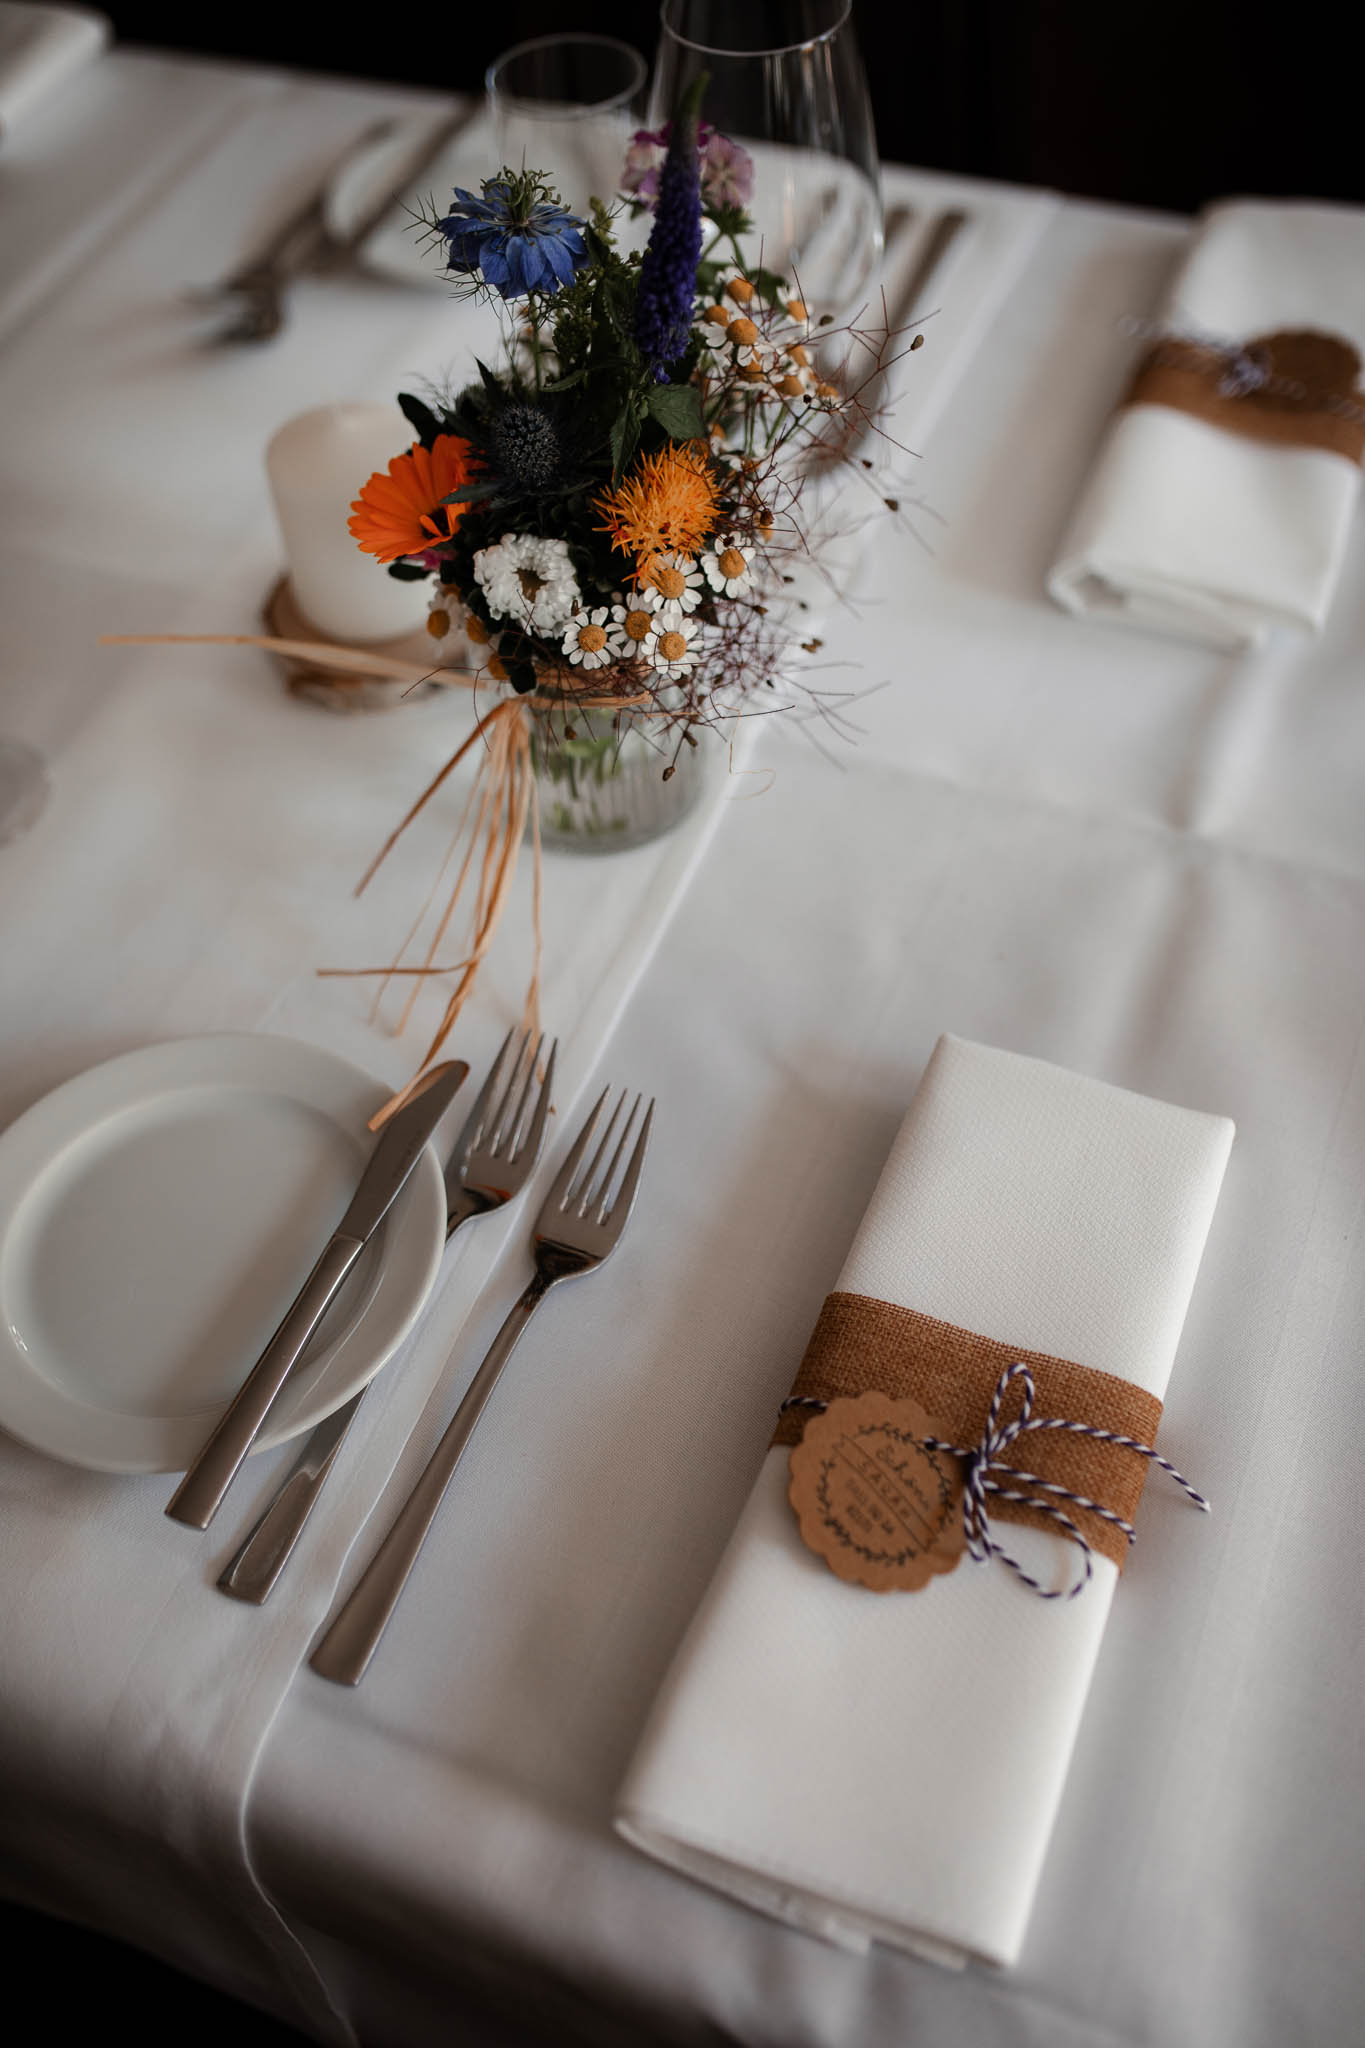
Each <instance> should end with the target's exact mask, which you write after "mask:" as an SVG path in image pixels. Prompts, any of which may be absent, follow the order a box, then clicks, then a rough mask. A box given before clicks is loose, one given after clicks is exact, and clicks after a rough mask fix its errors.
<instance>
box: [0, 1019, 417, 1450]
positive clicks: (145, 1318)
mask: <svg viewBox="0 0 1365 2048" xmlns="http://www.w3.org/2000/svg"><path fill="white" fill-rule="evenodd" d="M387 1092H388V1091H387V1090H386V1089H384V1088H383V1087H382V1086H381V1085H380V1084H379V1083H377V1082H376V1081H374V1080H372V1079H371V1078H370V1076H369V1075H367V1074H364V1073H362V1072H361V1070H360V1069H359V1068H358V1067H353V1066H352V1065H351V1064H350V1062H349V1061H348V1060H343V1059H339V1058H338V1057H337V1056H336V1054H334V1053H330V1052H325V1051H323V1050H322V1049H321V1048H320V1047H318V1046H313V1045H306V1044H304V1043H303V1042H302V1041H300V1040H298V1039H292V1038H271V1037H266V1036H264V1035H257V1034H254V1033H246V1034H242V1035H240V1036H239V1035H232V1036H222V1037H211V1038H188V1039H178V1040H175V1041H173V1042H171V1043H170V1044H167V1045H153V1046H147V1047H146V1048H144V1049H143V1050H141V1051H138V1052H133V1053H127V1054H125V1055H124V1056H123V1057H122V1058H121V1059H114V1060H109V1061H107V1062H106V1063H105V1064H104V1065H103V1066H99V1067H94V1068H92V1069H91V1071H90V1072H89V1073H87V1074H81V1075H79V1076H78V1077H77V1079H75V1080H74V1081H68V1082H67V1083H66V1084H65V1086H63V1087H61V1088H57V1089H55V1090H54V1091H53V1093H52V1094H51V1095H48V1096H45V1097H44V1098H43V1100H42V1101H41V1102H38V1103H35V1104H34V1106H33V1108H32V1109H30V1110H28V1111H27V1112H26V1113H25V1115H23V1116H21V1117H20V1118H19V1119H18V1121H17V1122H16V1123H14V1124H12V1125H11V1126H10V1128H9V1129H8V1130H7V1131H5V1132H4V1133H3V1134H0V1426H2V1427H3V1428H5V1429H7V1430H9V1431H10V1432H11V1434H12V1435H14V1436H17V1437H20V1438H22V1439H23V1441H24V1442H25V1443H28V1444H32V1445H33V1446H34V1447H35V1448H36V1449H38V1450H41V1451H46V1452H48V1453H49V1454H50V1455H51V1456H52V1457H54V1458H62V1459H64V1460H66V1462H67V1463H69V1464H74V1465H91V1466H94V1467H96V1468H97V1469H99V1470H101V1471H106V1472H180V1471H183V1470H184V1469H185V1468H186V1467H187V1466H188V1465H189V1463H190V1461H191V1459H192V1458H193V1457H194V1455H195V1454H196V1452H197V1451H198V1450H199V1448H200V1446H201V1445H202V1444H203V1442H204V1440H205V1438H206V1437H207V1436H208V1433H209V1431H210V1429H211V1428H212V1427H213V1425H214V1423H215V1422H216V1421H217V1420H218V1417H219V1416H220V1415H221V1414H222V1411H223V1409H224V1408H225V1406H226V1405H227V1403H228V1401H229V1400H230V1399H231V1397H232V1395H233V1394H234V1393H235V1392H236V1390H237V1388H238V1387H239V1386H240V1385H241V1383H242V1381H243V1380H244V1379H245V1378H246V1375H247V1373H248V1372H249V1371H250V1369H251V1367H252V1365H253V1364H254V1363H255V1361H256V1359H257V1357H258V1356H259V1355H260V1353H261V1351H262V1350H263V1349H264V1347H265V1345H266V1343H267V1341H268V1340H269V1338H270V1336H271V1335H272V1333H273V1331H274V1330H275V1328H276V1326H277V1325H278V1323H279V1321H280V1318H281V1317H282V1316H283V1314H284V1312H285V1310H286V1309H287V1308H288V1307H289V1305H290V1303H291V1301H292V1300H293V1298H294V1296H295V1294H296V1293H297V1292H298V1289H299V1287H300V1286H301V1285H302V1283H303V1281H304V1279H305V1278H306V1276H307V1274H308V1272H309V1270H310V1268H311V1266H312V1264H313V1261H314V1259H315V1258H316V1257H317V1254H318V1253H319V1252H320V1251H321V1249H322V1247H323V1245H324V1244H325V1243H326V1241H327V1239H328V1237H329V1236H330V1235H331V1233H332V1231H333V1230H334V1229H335V1228H336V1225H337V1223H338V1221H339V1220H340V1218H341V1215H342V1213H343V1212H344V1210H345V1208H346V1205H347V1203H348V1202H349V1200H350V1197H351V1195H352V1194H353V1193H354V1190H355V1186H356V1183H357V1181H358V1180H359V1178H360V1175H361V1173H362V1171H363V1169H364V1166H365V1162H366V1160H367V1158H368V1157H369V1154H370V1152H371V1150H372V1149H373V1147H374V1144H375V1140H374V1138H373V1136H372V1135H371V1134H370V1132H369V1131H367V1129H366V1127H365V1126H366V1119H367V1118H368V1117H369V1116H371V1115H373V1113H374V1111H375V1110H376V1109H377V1108H378V1107H379V1105H380V1103H382V1102H383V1101H384V1099H385V1096H386V1094H387ZM444 1240H445V1191H444V1187H443V1183H442V1176H441V1168H440V1165H439V1163H438V1161H437V1158H436V1155H435V1153H434V1151H433V1150H432V1149H431V1148H430V1147H428V1148H427V1151H426V1153H425V1154H424V1155H423V1157H422V1158H421V1159H420V1160H419V1161H418V1163H417V1167H416V1169H415V1171H414V1172H413V1174H412V1177H411V1178H410V1180H409V1181H408V1184H407V1186H406V1187H405V1188H404V1189H403V1191H402V1193H401V1194H400V1195H399V1197H398V1200H397V1201H396V1202H395V1203H394V1206H393V1208H392V1209H391V1210H390V1211H389V1214H388V1216H387V1217H386V1218H385V1220H384V1222H383V1224H382V1225H381V1226H380V1228H379V1230H378V1231H377V1232H376V1233H375V1235H374V1237H373V1238H372V1239H371V1241H370V1243H369V1244H368V1245H367V1246H366V1248H365V1251H364V1252H363V1253H362V1255H361V1257H360V1259H359V1260H358V1261H357V1264H356V1267H355V1270H354V1271H353V1273H352V1274H351V1275H350V1277H349V1278H348V1280H347V1282H346V1284H345V1286H344V1287H343V1289H342V1291H341V1293H340V1294H339V1295H338V1297H337V1299H336V1301H335V1302H334V1303H333V1305H332V1307H331V1309H330V1310H329V1311H328V1314H327V1317H326V1319H325V1320H324V1322H323V1324H322V1326H321V1328H320V1329H319V1331H318V1333H317V1335H316V1336H315V1337H314V1339H313V1342H312V1344H311V1346H310V1347H309V1350H308V1352H307V1354H306V1355H305V1358H304V1360H303V1362H302V1364H301V1365H300V1366H299V1367H298V1369H297V1370H296V1372H295V1374H294V1376H293V1378H292V1379H291V1381H290V1383H289V1385H288V1386H287V1387H286V1388H285V1389H284V1391H283V1392H282V1393H281V1394H280V1396H279V1398H278V1400H277V1402H276V1405H275V1408H274V1409H273V1410H272V1412H271V1414H270V1416H269V1419H268V1420H267V1423H266V1425H265V1427H264V1429H263V1430H262V1431H261V1434H260V1436H259V1437H258V1438H257V1440H256V1448H257V1449H258V1450H266V1449H268V1448H269V1447H270V1446H271V1445H273V1444H278V1443H282V1442H283V1441H284V1440H285V1439H286V1438H287V1437H291V1436H294V1435H296V1434H297V1433H298V1432H299V1431H300V1430H303V1429H308V1428H311V1427H312V1425H313V1424H314V1423H315V1422H319V1421H321V1420H322V1418H323V1417H324V1416H325V1415H330V1414H331V1413H332V1411H333V1410H334V1409H336V1408H339V1407H341V1405H342V1404H343V1402H346V1401H348V1400H349V1399H350V1398H351V1396H352V1394H354V1393H356V1392H358V1391H359V1389H360V1388H361V1387H363V1386H364V1385H365V1384H366V1382H367V1381H368V1380H369V1379H371V1378H372V1377H373V1375H374V1374H375V1373H376V1372H377V1371H378V1370H379V1368H380V1366H381V1365H383V1364H384V1362H385V1361H386V1360H387V1359H388V1358H390V1357H391V1356H392V1355H393V1352H394V1351H395V1350H396V1349H397V1347H398V1345H399V1344H400V1343H401V1342H402V1340H403V1338H404V1337H405V1336H406V1335H407V1333H408V1331H409V1330H410V1329H411V1328H412V1326H413V1324H414V1322H415V1321H416V1319H417V1316H418V1313H419V1312H420V1310H421V1307H422V1304H423V1302H424V1301H425V1300H426V1297H427V1295H428V1293H429V1292H430V1289H431V1286H432V1283H433V1281H434V1280H435V1278H436V1272H437V1268H438V1266H439V1264H440V1258H441V1247H442V1245H443V1243H444Z"/></svg>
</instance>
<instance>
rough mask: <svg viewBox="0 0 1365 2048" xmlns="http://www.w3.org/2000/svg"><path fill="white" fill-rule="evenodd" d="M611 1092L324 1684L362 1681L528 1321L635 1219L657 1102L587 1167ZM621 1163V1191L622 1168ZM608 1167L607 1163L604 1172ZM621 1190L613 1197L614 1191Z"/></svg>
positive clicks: (362, 1589)
mask: <svg viewBox="0 0 1365 2048" xmlns="http://www.w3.org/2000/svg"><path fill="white" fill-rule="evenodd" d="M610 1093H611V1090H610V1088H604V1089H603V1091H602V1093H601V1094H600V1095H599V1096H598V1098H597V1101H596V1102H595V1103H594V1105H593V1107H592V1109H591V1110H590V1111H589V1113H588V1116H587V1119H586V1121H585V1123H584V1125H583V1128H582V1130H581V1131H580V1132H579V1134H578V1136H577V1138H576V1139H575V1140H574V1145H573V1149H572V1151H571V1152H570V1153H569V1156H568V1158H567V1159H566V1160H565V1161H564V1164H563V1166H561V1168H560V1169H559V1172H558V1173H557V1174H556V1176H555V1179H554V1181H553V1183H552V1185H551V1188H550V1192H549V1193H548V1195H547V1196H546V1197H545V1201H544V1204H543V1206H542V1208H541V1211H540V1214H539V1216H538V1217H537V1218H536V1223H535V1229H534V1231H533V1233H532V1237H531V1250H532V1256H533V1258H534V1260H535V1274H534V1276H533V1277H532V1279H531V1282H530V1284H529V1286H527V1287H526V1289H525V1290H524V1292H523V1293H522V1295H521V1297H520V1299H519V1300H518V1301H517V1302H516V1304H515V1305H514V1307H513V1308H512V1309H511V1311H510V1313H509V1314H508V1316H507V1319H506V1321H505V1322H504V1323H503V1326H502V1328H501V1329H500V1330H499V1331H498V1334H497V1336H496V1337H495V1338H494V1339H493V1342H492V1345H491V1346H490V1347H489V1350H488V1353H487V1355H486V1356H485V1358H484V1361H483V1363H482V1365H481V1366H480V1367H479V1369H478V1371H477V1372H476V1373H475V1375H474V1377H473V1379H472V1380H471V1381H470V1383H469V1386H468V1389H467V1390H466V1392H465V1396H464V1399H463V1400H462V1401H461V1402H460V1405H459V1407H458V1408H457V1409H456V1410H455V1415H454V1418H453V1420H452V1421H451V1423H450V1425H449V1426H448V1428H447V1429H446V1432H445V1435H444V1436H443V1437H442V1438H441V1441H440V1442H439V1443H438V1444H437V1446H436V1449H435V1451H434V1452H433V1453H432V1455H431V1458H430V1460H429V1462H428V1464H427V1466H426V1469H425V1471H424V1472H423V1473H422V1476H421V1478H420V1479H419V1480H418V1482H417V1484H416V1486H414V1488H413V1489H412V1492H411V1493H410V1494H409V1495H408V1498H407V1499H406V1501H405V1502H404V1503H403V1505H402V1507H401V1508H400V1509H399V1510H398V1513H397V1515H396V1517H395V1518H394V1521H393V1524H392V1526H391V1527H390V1529H389V1532H388V1534H387V1536H385V1538H384V1540H383V1542H382V1543H381V1544H380V1546H379V1548H378V1550H377V1551H376V1552H375V1554H374V1556H373V1557H372V1558H371V1560H370V1562H369V1564H368V1565H367V1566H366V1568H365V1572H364V1574H363V1576H362V1577H361V1579H360V1582H359V1584H358V1585H357V1586H356V1588H355V1590H354V1592H353V1593H352V1594H351V1595H350V1597H349V1598H348V1599H347V1601H346V1602H345V1604H344V1606H343V1607H342V1608H341V1610H340V1612H339V1613H338V1615H337V1617H336V1619H335V1621H333V1623H332V1625H331V1627H330V1628H329V1629H328V1630H327V1633H326V1634H325V1635H324V1636H323V1638H322V1641H321V1642H320V1643H319V1644H318V1647H317V1648H316V1650H314V1652H313V1655H312V1657H311V1658H310V1659H309V1662H310V1663H311V1664H312V1667H313V1669H314V1671H317V1672H319V1673H320V1674H321V1675H322V1677H323V1678H330V1679H332V1680H333V1681H334V1682H335V1683H336V1684H337V1685H357V1684H358V1683H359V1682H360V1680H361V1679H362V1678H363V1677H364V1675H365V1668H366V1666H367V1665H368V1663H369V1661H370V1659H371V1657H372V1656H373V1655H374V1653H375V1650H376V1649H377V1648H378V1645H379V1639H380V1637H381V1636H382V1635H383V1633H384V1630H385V1628H386V1627H387V1626H388V1622H389V1617H390V1616H391V1615H392V1613H393V1610H394V1608H395V1607H396V1606H397V1605H398V1601H399V1597H400V1595H401V1593H402V1591H403V1588H404V1586H405V1585H406V1584H407V1581H408V1576H409V1574H410V1573H411V1571H412V1568H413V1566H414V1565H415V1564H416V1562H417V1558H418V1555H419V1553H420V1551H421V1548H422V1545H423V1543H424V1542H425V1541H426V1538H427V1532H428V1531H429V1530H430V1528H431V1525H432V1523H433V1522H434V1521H435V1519H436V1513H437V1510H438V1509H439V1507H440V1505H441V1502H442V1500H443V1499H444V1498H445V1494H446V1489H447V1487H448V1486H449V1485H450V1482H451V1480H452V1479H453V1478H454V1477H455V1472H456V1468H457V1467H458V1465H459V1462H460V1459H461V1458H462V1457H463V1456H464V1451H465V1446H466V1445H467V1444H468V1442H469V1439H470V1438H471V1436H473V1434H474V1430H475V1427H476V1425H477V1424H478V1420H479V1417H480V1416H481V1415H482V1414H483V1411H484V1409H485V1407H486V1406H487V1404H488V1399H489V1396H490V1395H491V1394H492V1392H493V1389H494V1387H495V1386H496V1385H497V1383H498V1379H499V1377H500V1375H501V1373H502V1369H503V1367H504V1366H505V1365H506V1363H507V1361H508V1359H509V1358H510V1357H511V1356H512V1353H513V1351H514V1350H515V1349H516V1344H517V1339H518V1338H519V1337H520V1336H521V1333H522V1331H523V1330H524V1329H525V1328H526V1325H527V1323H529V1322H530V1320H531V1317H532V1316H533V1315H534V1313H535V1311H536V1309H537V1308H539V1306H540V1304H541V1302H542V1301H543V1300H544V1299H545V1296H546V1295H547V1294H548V1293H549V1291H550V1289H551V1288H552V1287H554V1286H555V1285H557V1283H558V1282H559V1281H561V1280H571V1279H573V1278H575V1277H576V1276H577V1275H579V1274H583V1273H593V1272H596V1270H597V1268H598V1267H599V1266H600V1265H601V1264H602V1262H603V1261H604V1260H605V1259H607V1258H609V1257H610V1256H611V1254H612V1252H613V1251H614V1250H615V1249H616V1246H617V1245H618V1244H619V1243H620V1241H621V1234H622V1232H623V1231H624V1230H625V1227H626V1224H627V1223H628V1222H629V1220H630V1212H631V1209H632V1208H633V1207H634V1204H635V1196H636V1191H637V1189H638V1187H639V1184H640V1169H641V1167H642V1166H643V1165H644V1158H645V1149H646V1147H647V1146H648V1144H649V1132H650V1125H651V1123H652V1122H653V1118H654V1104H653V1102H652V1101H651V1103H650V1104H649V1107H648V1109H646V1111H645V1114H644V1120H643V1122H642V1123H641V1125H640V1128H639V1133H638V1135H637V1136H636V1139H635V1144H634V1148H633V1149H632V1151H631V1153H630V1156H629V1158H628V1159H627V1158H626V1146H627V1144H628V1143H629V1141H630V1137H631V1134H632V1132H633V1131H634V1129H635V1119H636V1117H637V1116H638V1115H639V1111H640V1102H641V1097H640V1096H638V1095H637V1096H636V1098H635V1101H634V1103H633V1104H632V1106H631V1111H630V1115H629V1116H628V1117H627V1118H626V1121H625V1124H624V1126H623V1127H622V1130H621V1135H620V1137H619V1138H618V1139H617V1142H616V1149H615V1150H614V1151H612V1150H611V1143H612V1139H613V1137H615V1135H616V1128H617V1125H618V1124H619V1123H620V1121H621V1112H622V1110H623V1109H624V1108H625V1103H626V1097H625V1094H624V1092H623V1093H622V1095H621V1099H620V1101H619V1102H618V1103H617V1105H616V1108H615V1110H614V1111H613V1112H612V1116H611V1120H610V1122H609V1123H608V1124H607V1127H606V1130H605V1131H604V1132H603V1134H602V1138H601V1141H600V1143H599V1144H598V1147H597V1150H596V1151H595V1152H594V1154H593V1156H592V1159H591V1161H590V1162H589V1164H588V1165H587V1166H586V1167H585V1166H584V1165H583V1160H584V1157H585V1155H586V1153H587V1149H588V1145H589V1143H590V1141H591V1139H592V1135H593V1132H594V1130H595V1129H596V1127H597V1120H598V1118H599V1116H600V1115H601V1113H602V1109H603V1106H604V1105H605V1103H606V1100H607V1097H608V1095H609V1094H610ZM623 1160H625V1166H624V1170H623V1171H622V1173H621V1178H620V1183H619V1186H617V1185H616V1176H617V1169H618V1168H619V1167H620V1166H621V1163H622V1161H623ZM604 1161H605V1162H608V1163H606V1164H605V1165H604ZM613 1186H616V1193H615V1194H614V1195H613V1193H612V1189H613Z"/></svg>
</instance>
